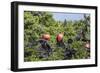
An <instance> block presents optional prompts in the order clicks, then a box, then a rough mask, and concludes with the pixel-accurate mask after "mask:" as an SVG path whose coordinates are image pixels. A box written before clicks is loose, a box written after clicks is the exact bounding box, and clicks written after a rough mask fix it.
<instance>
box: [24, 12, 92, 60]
mask: <svg viewBox="0 0 100 73" xmlns="http://www.w3.org/2000/svg"><path fill="white" fill-rule="evenodd" d="M60 33H63V35H64V36H63V39H62V41H61V42H57V41H56V36H57V35H58V34H60ZM43 34H49V35H50V40H48V41H46V40H44V41H43V40H41V37H42V35H43ZM41 41H42V42H43V43H42V44H43V45H44V44H46V45H47V46H49V47H47V49H46V48H43V47H42V46H41ZM86 43H88V44H89V43H90V17H89V15H86V14H84V19H81V20H78V21H67V20H66V19H65V20H64V21H57V20H55V19H54V18H53V15H52V13H50V12H38V11H25V12H24V61H45V60H69V59H87V58H90V48H87V47H85V45H86Z"/></svg>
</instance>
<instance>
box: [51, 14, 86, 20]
mask: <svg viewBox="0 0 100 73" xmlns="http://www.w3.org/2000/svg"><path fill="white" fill-rule="evenodd" d="M52 14H53V18H54V19H55V20H57V21H64V20H65V19H66V20H71V21H74V20H80V19H83V18H84V14H83V13H81V14H80V13H60V12H53V13H52Z"/></svg>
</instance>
